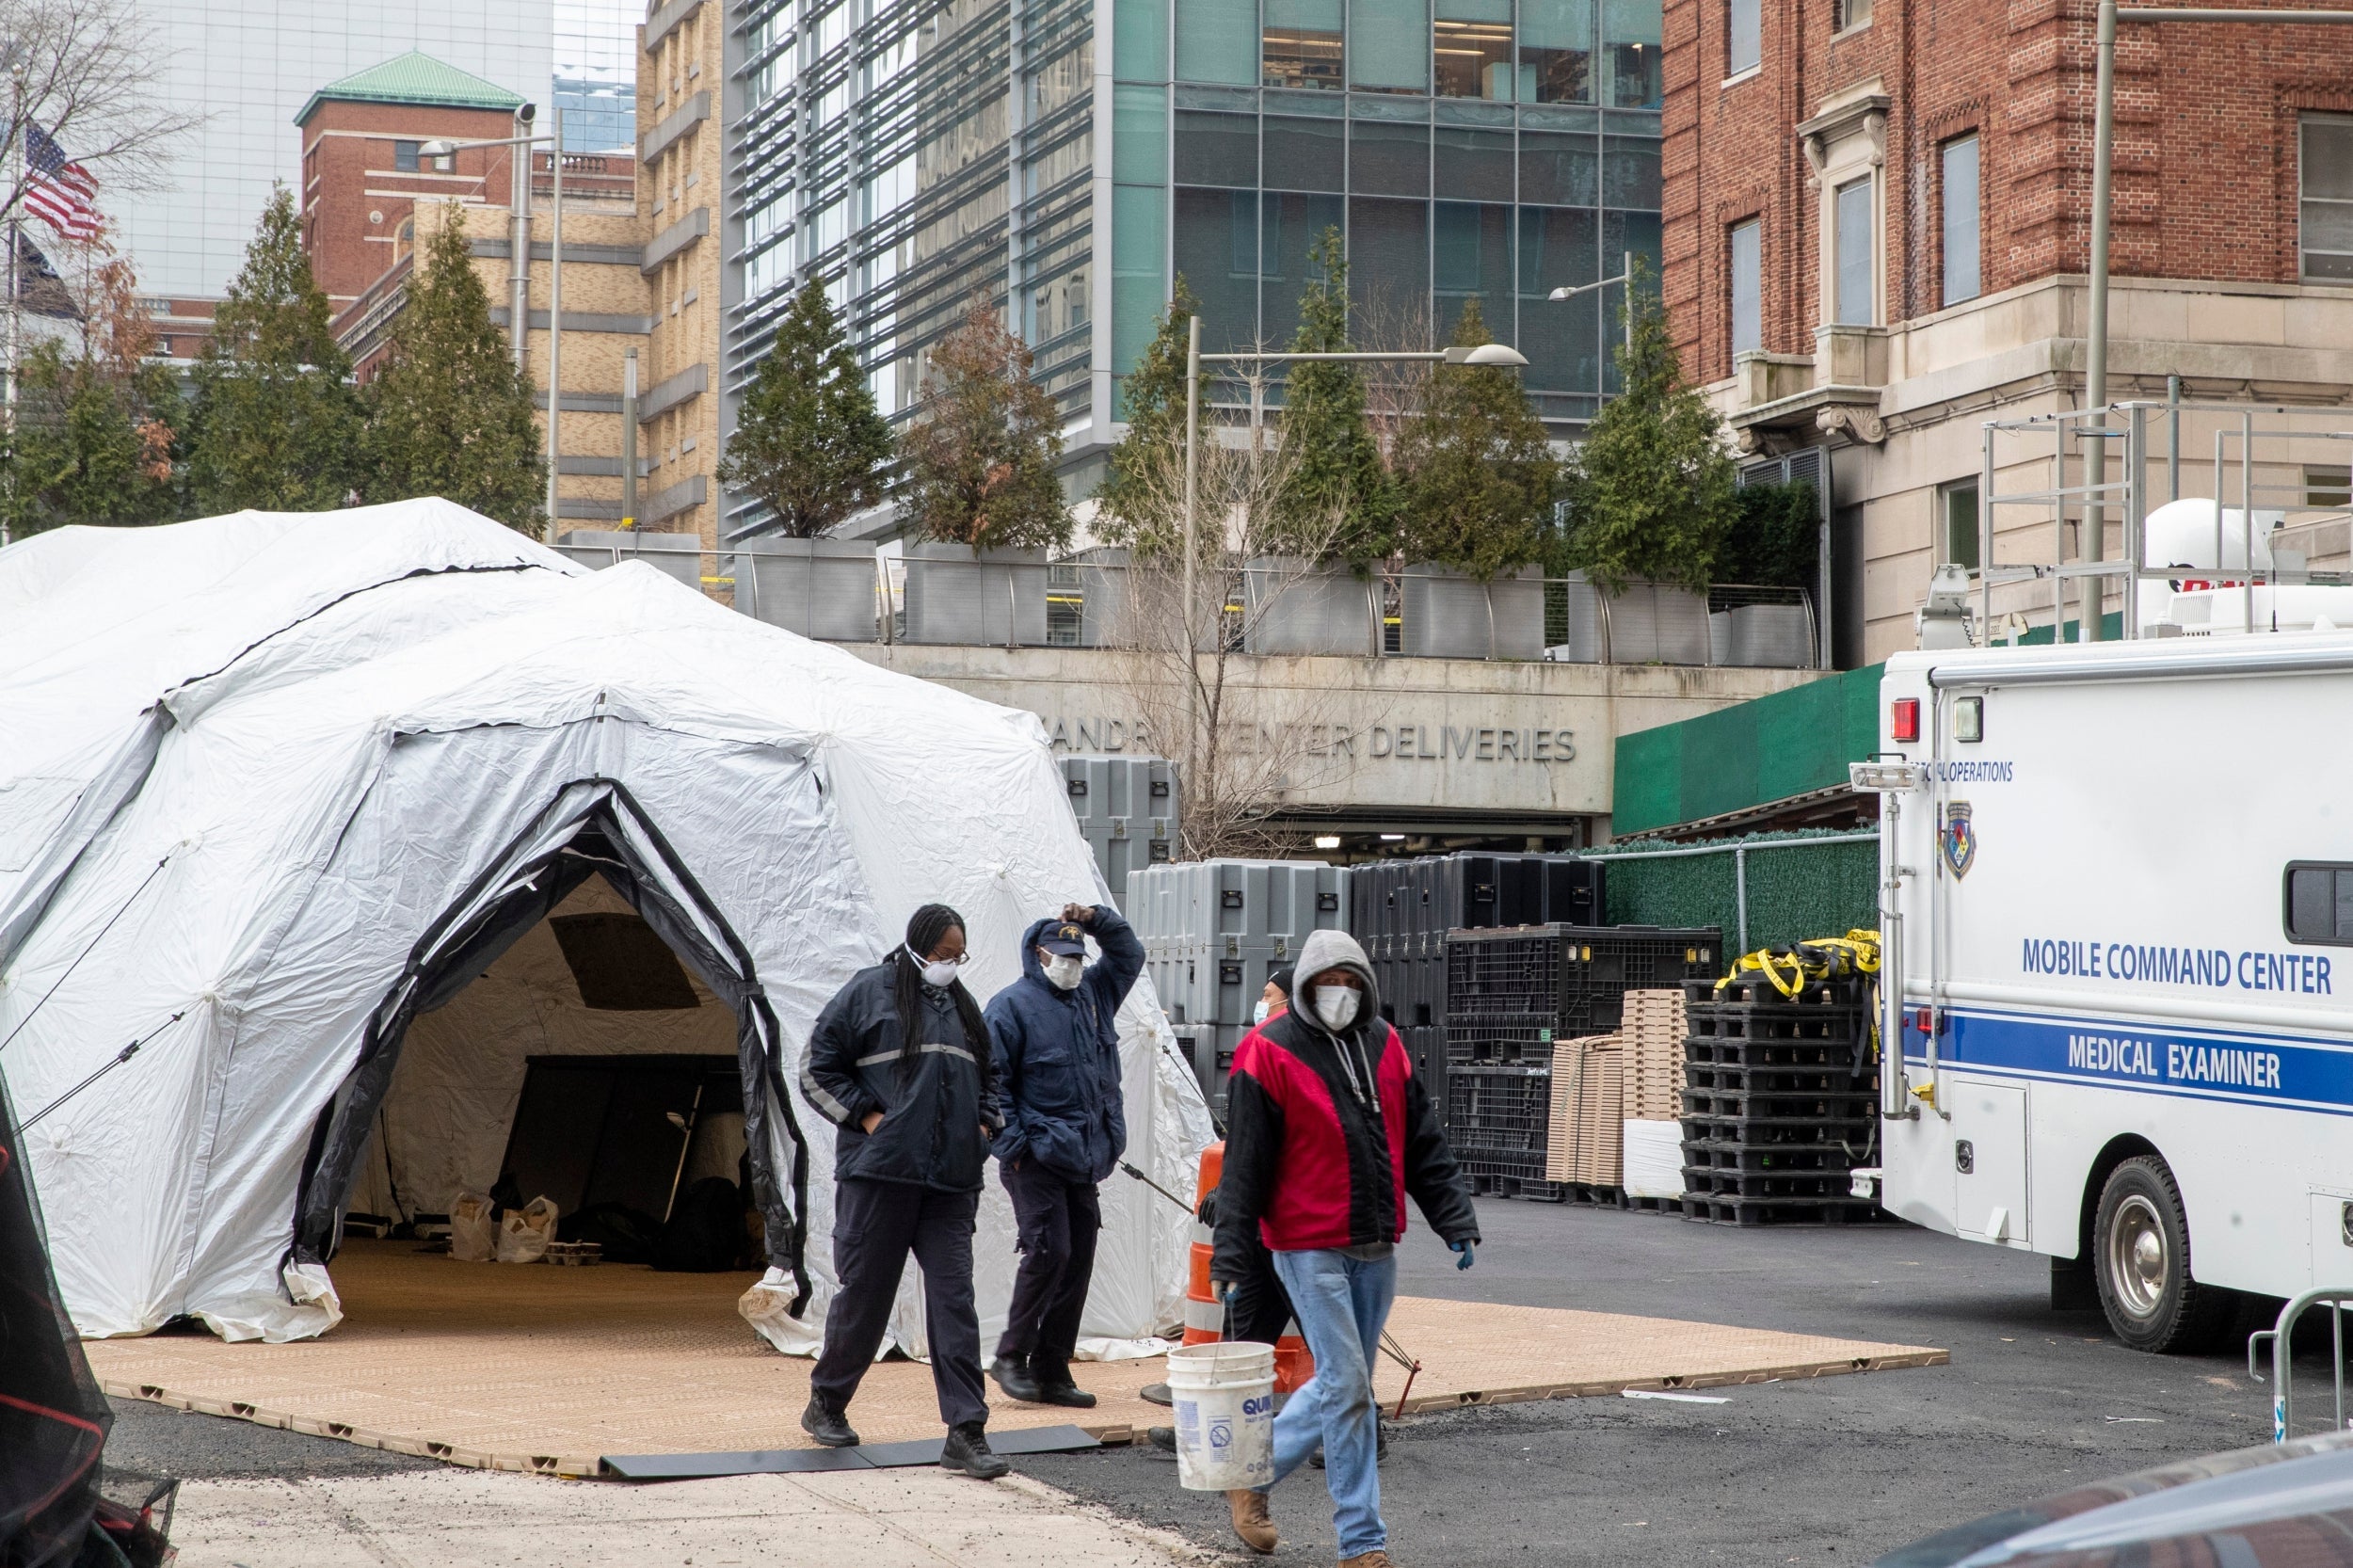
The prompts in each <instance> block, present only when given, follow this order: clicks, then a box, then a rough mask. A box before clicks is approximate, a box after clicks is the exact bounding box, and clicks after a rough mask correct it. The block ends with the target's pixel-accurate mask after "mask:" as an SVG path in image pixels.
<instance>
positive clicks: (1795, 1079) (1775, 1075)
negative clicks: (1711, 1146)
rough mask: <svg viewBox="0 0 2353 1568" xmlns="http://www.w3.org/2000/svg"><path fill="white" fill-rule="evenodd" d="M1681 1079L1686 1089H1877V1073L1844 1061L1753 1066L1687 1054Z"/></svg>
mask: <svg viewBox="0 0 2353 1568" xmlns="http://www.w3.org/2000/svg"><path fill="white" fill-rule="evenodd" d="M1683 1083H1684V1087H1686V1088H1687V1089H1711V1090H1735V1091H1739V1092H1743V1093H1749V1094H1758V1095H1851V1094H1858V1093H1860V1094H1875V1093H1876V1092H1877V1091H1878V1089H1879V1076H1878V1075H1877V1074H1876V1073H1865V1074H1860V1075H1858V1074H1857V1073H1856V1072H1855V1071H1854V1070H1853V1069H1852V1068H1851V1067H1850V1066H1849V1065H1848V1064H1846V1063H1844V1062H1840V1063H1838V1064H1834V1065H1830V1066H1821V1065H1815V1066H1766V1067H1754V1066H1749V1065H1746V1064H1734V1063H1725V1062H1694V1061H1692V1060H1690V1059H1689V1057H1688V1056H1687V1057H1686V1058H1685V1059H1684V1063H1683Z"/></svg>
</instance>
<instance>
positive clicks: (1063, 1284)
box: [997, 1160, 1103, 1379]
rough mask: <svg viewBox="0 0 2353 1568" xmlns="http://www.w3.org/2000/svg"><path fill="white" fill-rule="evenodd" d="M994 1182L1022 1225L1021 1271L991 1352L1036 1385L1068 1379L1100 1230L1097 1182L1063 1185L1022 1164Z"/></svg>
mask: <svg viewBox="0 0 2353 1568" xmlns="http://www.w3.org/2000/svg"><path fill="white" fill-rule="evenodd" d="M998 1175H999V1176H1000V1178H1001V1179H1002V1180H1003V1181H1004V1184H1005V1192H1006V1193H1007V1194H1008V1195H1009V1196H1011V1197H1012V1199H1013V1214H1014V1219H1015V1220H1016V1223H1017V1224H1019V1226H1020V1243H1019V1244H1020V1248H1021V1264H1020V1267H1019V1268H1018V1269H1016V1271H1015V1272H1014V1276H1013V1305H1012V1307H1011V1309H1010V1311H1009V1314H1008V1316H1007V1317H1006V1319H1005V1333H1004V1336H1003V1337H1002V1338H1000V1339H999V1340H998V1341H997V1353H998V1354H999V1355H1004V1356H1014V1357H1016V1358H1027V1359H1028V1361H1029V1364H1030V1369H1031V1371H1032V1372H1033V1373H1036V1374H1037V1375H1038V1376H1040V1377H1041V1378H1045V1379H1061V1378H1066V1377H1067V1376H1069V1373H1070V1356H1071V1352H1073V1351H1075V1350H1076V1349H1077V1348H1078V1344H1079V1319H1080V1315H1081V1314H1083V1313H1084V1312H1085V1311H1086V1304H1087V1286H1088V1284H1089V1283H1090V1282H1092V1281H1093V1279H1094V1278H1095V1239H1096V1233H1097V1232H1099V1231H1100V1230H1101V1229H1102V1228H1103V1210H1102V1207H1101V1204H1100V1202H1099V1201H1098V1199H1097V1196H1096V1189H1095V1183H1093V1182H1091V1181H1066V1180H1064V1178H1063V1177H1061V1176H1056V1175H1055V1174H1054V1173H1053V1172H1051V1171H1048V1170H1046V1169H1044V1168H1043V1167H1041V1166H1040V1165H1039V1164H1038V1162H1037V1161H1036V1160H1023V1161H1022V1162H1021V1168H1020V1169H1019V1170H1017V1171H1016V1170H1014V1169H1013V1168H1011V1167H1010V1166H1007V1165H1003V1164H1001V1163H1000V1165H999V1166H998Z"/></svg>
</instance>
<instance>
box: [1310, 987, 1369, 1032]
mask: <svg viewBox="0 0 2353 1568" xmlns="http://www.w3.org/2000/svg"><path fill="white" fill-rule="evenodd" d="M1360 1000H1362V999H1361V997H1360V996H1359V994H1358V993H1357V992H1356V991H1354V990H1352V989H1351V988H1349V987H1348V986H1345V985H1319V986H1317V987H1316V1016H1317V1017H1319V1018H1321V1019H1322V1020H1323V1027H1324V1028H1326V1029H1329V1030H1334V1031H1337V1030H1343V1029H1346V1028H1347V1027H1348V1026H1349V1025H1350V1024H1353V1023H1354V1022H1355V1021H1356V1008H1357V1006H1358V1004H1359V1002H1360Z"/></svg>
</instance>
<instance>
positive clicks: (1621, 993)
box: [1446, 925, 1722, 1038]
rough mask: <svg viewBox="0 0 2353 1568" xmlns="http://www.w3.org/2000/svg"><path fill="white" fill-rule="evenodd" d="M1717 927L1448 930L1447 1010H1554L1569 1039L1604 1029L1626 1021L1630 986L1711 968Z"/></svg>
mask: <svg viewBox="0 0 2353 1568" xmlns="http://www.w3.org/2000/svg"><path fill="white" fill-rule="evenodd" d="M1721 946H1722V939H1721V935H1720V934H1719V933H1718V932H1717V930H1716V929H1715V928H1714V927H1713V926H1707V927H1699V928H1690V929H1675V928H1671V927H1661V926H1644V925H1603V926H1579V925H1536V926H1516V927H1509V928H1500V929H1497V930H1492V931H1457V932H1453V933H1450V934H1449V936H1448V937H1447V981H1446V1014H1447V1016H1448V1017H1449V1019H1453V1018H1461V1017H1465V1016H1471V1015H1474V1014H1513V1013H1519V1014H1527V1013H1550V1014H1552V1015H1553V1016H1554V1018H1555V1019H1556V1020H1557V1024H1558V1027H1559V1029H1560V1031H1561V1034H1562V1037H1563V1038H1575V1037H1576V1036H1577V1035H1582V1034H1606V1033H1608V1032H1610V1031H1611V1030H1613V1029H1616V1028H1617V1027H1618V1026H1619V1025H1620V1024H1621V1023H1622V1022H1624V1021H1625V993H1626V992H1628V991H1648V990H1660V989H1668V988H1672V987H1673V986H1676V985H1682V984H1686V983H1687V982H1689V980H1691V979H1692V978H1693V977H1695V976H1699V975H1712V974H1714V973H1715V972H1716V966H1717V962H1718V960H1719V958H1720V957H1721Z"/></svg>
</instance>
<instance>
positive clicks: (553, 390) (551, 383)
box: [417, 104, 564, 540]
mask: <svg viewBox="0 0 2353 1568" xmlns="http://www.w3.org/2000/svg"><path fill="white" fill-rule="evenodd" d="M515 118H516V119H517V120H520V121H521V122H522V123H523V124H525V125H529V124H530V123H531V121H532V120H533V118H534V116H533V114H532V107H531V105H530V104H524V105H523V106H522V108H521V109H520V110H519V111H518V112H517V113H516V116H515ZM541 142H545V143H547V144H548V172H549V174H550V176H551V181H550V187H549V197H548V224H549V228H548V530H547V535H548V538H549V539H550V540H553V539H554V537H555V535H556V527H557V523H556V516H555V472H556V465H557V458H558V456H559V454H560V453H561V451H562V443H561V442H559V441H558V440H557V439H556V431H557V424H558V422H559V420H560V419H561V417H562V411H563V407H564V392H563V387H564V375H563V371H564V111H563V109H562V108H560V107H552V108H550V109H549V110H548V134H547V135H546V136H530V135H524V136H498V137H492V138H490V139H488V140H486V141H442V140H437V141H428V142H426V143H424V145H423V146H422V147H419V148H418V149H417V155H418V156H419V157H420V158H446V157H448V156H449V155H450V154H451V153H453V152H463V151H465V150H466V149H468V148H474V147H518V148H531V147H536V146H537V145H539V144H540V143H541ZM517 161H518V162H519V163H520V164H521V166H522V167H521V168H520V169H519V170H518V171H517V173H516V175H515V178H514V179H513V182H512V184H513V185H514V190H513V192H512V199H511V200H510V201H509V203H508V206H509V210H510V213H511V215H512V220H511V222H510V223H509V225H508V230H509V238H508V241H507V244H508V247H509V248H510V250H511V253H512V255H513V258H514V264H515V274H514V276H515V281H514V295H513V298H512V300H511V301H510V303H509V304H508V305H507V308H506V314H507V321H508V324H509V325H510V326H512V327H513V328H514V329H515V368H516V369H517V370H520V369H522V368H523V344H524V342H525V340H526V339H527V338H528V336H529V335H530V331H531V310H530V305H531V160H530V158H529V156H528V155H526V156H524V157H521V158H520V159H518V160H517Z"/></svg>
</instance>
